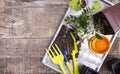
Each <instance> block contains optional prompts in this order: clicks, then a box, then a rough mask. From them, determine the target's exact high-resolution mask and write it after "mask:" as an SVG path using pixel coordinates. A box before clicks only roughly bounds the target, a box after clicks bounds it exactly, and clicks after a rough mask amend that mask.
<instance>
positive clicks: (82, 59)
mask: <svg viewBox="0 0 120 74" xmlns="http://www.w3.org/2000/svg"><path fill="white" fill-rule="evenodd" d="M88 1H90V2H89V4H88V6H89V7H91V6H92V1H94V0H88ZM98 1H100V3H101V5H102V7H103V9H105V8H107V7H110V6H112V5H114V4H113V3H111V2H109V1H107V0H102V1H101V0H98ZM81 12H82V10H81V11H79V12H75V11H73V10H72V9H71V8H68V10H67V12H66V14H65V16H64V18H63V20H62V22H61V24H60V26H59V28H58V30H57V32H56V34H55V36H54V38H53V40H52V41H51V43H50V45H49V47H51V45H52V44H53V42H54V40H55V39H56V37H57V35H58V33H59V31H60V29H61V27H62V25H63V24H65V22H64V20H65V18H66V16H68V15H79V14H80V13H81ZM117 34H118V32H116V33H115V35H106V37H107V38H108V39H109V40H110V42H111V46H112V44H113V42H114V41H115V39H116V36H117ZM80 48H81V50H80V51H79V56H78V58H77V63H78V65H86V66H88V67H90V68H92V69H94V70H96V71H99V70H100V68H101V66H102V64H103V62H104V60H105V58H106V56H107V55H108V53H109V51H110V50H109V51H108V52H107V53H105V54H102V55H97V54H94V53H92V52H91V51H90V50H89V47H88V43H87V42H85V43H82V44H81V47H80ZM42 63H43V64H44V65H46V66H48V67H50V68H52V69H54V70H56V71H57V72H60V73H61V71H60V69H59V66H57V65H55V64H53V63H52V61H51V60H50V58H49V56H48V55H47V54H45V56H44V57H43V60H42ZM70 64H71V65H72V61H70ZM64 68H65V69H66V71H67V73H68V70H67V68H66V66H65V65H64Z"/></svg>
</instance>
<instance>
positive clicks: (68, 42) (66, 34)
mask: <svg viewBox="0 0 120 74" xmlns="http://www.w3.org/2000/svg"><path fill="white" fill-rule="evenodd" d="M70 33H73V35H74V36H75V38H76V40H79V37H78V36H77V35H76V34H75V33H74V31H73V30H72V29H70V28H68V27H67V26H65V25H63V26H62V27H61V30H60V31H59V34H58V36H57V37H56V40H55V41H54V43H53V44H57V45H58V46H62V47H63V48H65V49H66V50H67V53H68V55H67V58H68V60H70V59H71V58H72V57H71V53H72V50H73V40H72V37H71V35H70ZM79 47H80V43H79V44H78V48H79ZM77 56H78V54H76V57H77Z"/></svg>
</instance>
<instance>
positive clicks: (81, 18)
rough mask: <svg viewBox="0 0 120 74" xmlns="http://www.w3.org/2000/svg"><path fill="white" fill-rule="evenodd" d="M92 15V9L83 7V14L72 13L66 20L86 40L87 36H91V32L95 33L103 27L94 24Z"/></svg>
mask: <svg viewBox="0 0 120 74" xmlns="http://www.w3.org/2000/svg"><path fill="white" fill-rule="evenodd" d="M92 15H93V13H92V9H90V8H87V9H83V12H82V14H81V15H78V16H73V15H70V16H68V17H66V19H65V22H66V24H68V25H70V27H72V29H73V30H74V31H75V33H76V34H78V36H79V37H80V38H81V39H82V40H84V39H85V38H87V36H89V34H91V33H95V32H96V31H98V30H99V29H102V27H101V26H93V20H92Z"/></svg>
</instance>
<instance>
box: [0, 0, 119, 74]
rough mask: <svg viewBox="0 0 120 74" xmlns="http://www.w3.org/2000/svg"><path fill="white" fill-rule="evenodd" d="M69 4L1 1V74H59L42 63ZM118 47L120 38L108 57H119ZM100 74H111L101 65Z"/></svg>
mask: <svg viewBox="0 0 120 74" xmlns="http://www.w3.org/2000/svg"><path fill="white" fill-rule="evenodd" d="M68 1H69V0H0V74H58V73H57V72H55V71H53V70H52V69H50V68H48V67H46V66H44V65H43V64H42V62H41V61H42V58H43V56H44V54H45V50H44V49H45V48H46V47H48V45H49V43H50V41H51V39H52V38H53V36H54V34H55V32H56V30H57V28H58V26H59V24H60V22H61V20H62V18H63V16H64V14H65V12H66V10H67V8H68ZM113 1H114V0H113ZM117 2H118V1H117V0H116V1H114V3H117ZM119 44H120V35H118V37H117V39H116V41H115V43H114V45H113V47H112V49H111V52H110V53H109V55H108V57H110V58H111V57H112V56H113V55H114V56H115V57H118V56H119V55H120V49H119V48H120V46H119ZM116 46H117V47H116ZM114 50H116V51H114ZM100 72H101V74H110V73H109V71H108V70H107V69H106V68H105V67H104V65H103V67H102V69H101V70H100Z"/></svg>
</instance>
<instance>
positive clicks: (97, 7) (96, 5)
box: [92, 1, 102, 13]
mask: <svg viewBox="0 0 120 74" xmlns="http://www.w3.org/2000/svg"><path fill="white" fill-rule="evenodd" d="M92 8H93V10H92V12H93V13H96V12H97V11H99V10H101V9H102V6H101V4H100V2H98V1H94V2H93V6H92Z"/></svg>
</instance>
